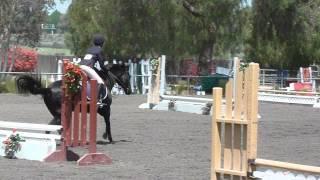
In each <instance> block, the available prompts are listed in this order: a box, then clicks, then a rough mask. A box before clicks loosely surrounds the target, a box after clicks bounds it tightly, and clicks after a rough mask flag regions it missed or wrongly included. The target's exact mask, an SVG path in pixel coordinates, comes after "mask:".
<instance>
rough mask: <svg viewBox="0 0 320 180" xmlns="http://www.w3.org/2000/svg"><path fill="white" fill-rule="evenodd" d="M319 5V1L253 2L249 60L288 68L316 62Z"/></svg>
mask: <svg viewBox="0 0 320 180" xmlns="http://www.w3.org/2000/svg"><path fill="white" fill-rule="evenodd" d="M319 8H320V1H319V0H256V1H253V14H254V15H253V30H252V37H251V39H250V40H249V43H250V48H249V49H248V57H249V59H251V60H254V61H256V62H259V63H261V65H262V67H273V68H289V69H297V68H298V67H300V66H309V65H310V64H311V63H313V62H319V60H320V56H319V55H320V53H319V47H320V46H319V44H320V41H319V40H320V39H319V33H318V32H319V29H320V23H319V22H320V21H319V20H320V13H319Z"/></svg>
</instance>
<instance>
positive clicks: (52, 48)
mask: <svg viewBox="0 0 320 180" xmlns="http://www.w3.org/2000/svg"><path fill="white" fill-rule="evenodd" d="M37 49H38V52H39V53H40V54H44V55H56V54H58V55H66V56H69V55H71V52H70V50H69V49H67V47H66V46H65V44H64V35H63V34H47V33H43V34H42V35H41V39H40V42H39V45H38V47H37Z"/></svg>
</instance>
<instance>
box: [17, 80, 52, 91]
mask: <svg viewBox="0 0 320 180" xmlns="http://www.w3.org/2000/svg"><path fill="white" fill-rule="evenodd" d="M16 87H17V91H18V93H20V94H28V93H31V94H34V95H37V94H41V95H46V94H47V93H49V92H50V89H49V88H44V87H42V85H41V80H40V79H38V78H35V77H32V76H28V75H24V76H20V77H18V78H17V80H16Z"/></svg>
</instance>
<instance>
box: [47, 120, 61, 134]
mask: <svg viewBox="0 0 320 180" xmlns="http://www.w3.org/2000/svg"><path fill="white" fill-rule="evenodd" d="M49 125H61V119H60V118H58V117H53V119H52V120H51V121H50V122H49ZM58 132H59V134H61V131H58ZM46 134H50V131H46Z"/></svg>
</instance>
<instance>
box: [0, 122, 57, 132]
mask: <svg viewBox="0 0 320 180" xmlns="http://www.w3.org/2000/svg"><path fill="white" fill-rule="evenodd" d="M0 128H6V129H17V130H33V131H57V130H61V129H62V126H60V125H47V124H34V123H20V122H9V121H0Z"/></svg>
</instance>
